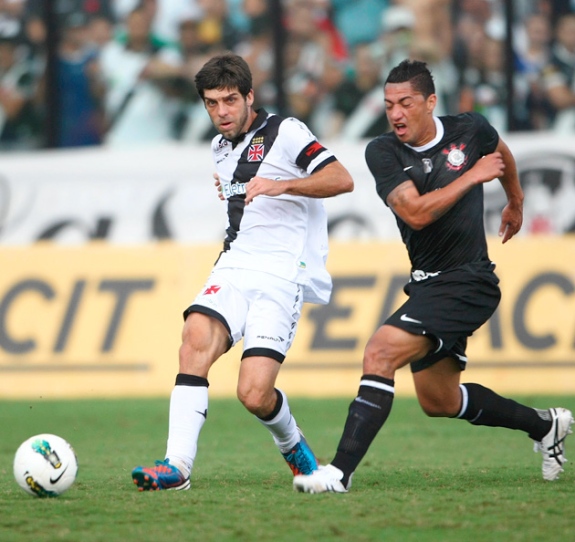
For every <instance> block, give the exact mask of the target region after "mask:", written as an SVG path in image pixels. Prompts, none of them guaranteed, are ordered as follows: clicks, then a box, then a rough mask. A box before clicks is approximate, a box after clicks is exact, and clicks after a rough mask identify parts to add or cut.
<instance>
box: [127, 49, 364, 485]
mask: <svg viewBox="0 0 575 542" xmlns="http://www.w3.org/2000/svg"><path fill="white" fill-rule="evenodd" d="M195 83H196V87H197V90H198V93H199V94H200V96H201V97H202V99H203V101H204V105H205V107H206V110H207V112H208V114H209V116H210V119H211V121H212V123H213V124H214V126H215V128H216V129H217V131H218V132H219V134H220V135H218V136H216V137H215V138H214V139H213V141H212V153H213V158H214V164H215V169H216V174H215V178H216V187H217V190H218V194H219V197H220V199H222V200H225V201H227V208H228V227H227V230H226V234H227V235H226V238H225V240H224V246H223V250H222V252H221V254H220V256H219V258H218V260H217V262H216V264H215V266H214V268H213V270H212V273H211V275H210V277H209V278H208V280H207V282H206V284H205V286H204V287H203V288H202V290H201V291H200V293H199V294H198V295H197V297H196V299H195V300H194V301H193V303H192V304H191V305H190V306H189V307H188V308H187V309H186V311H185V312H184V328H183V332H182V344H181V347H180V353H179V373H178V374H177V376H176V383H175V387H174V389H173V391H172V394H171V398H170V412H169V428H168V442H167V450H166V455H165V459H164V460H162V461H156V463H155V466H154V467H136V468H135V469H134V470H133V471H132V479H133V481H134V483H135V484H136V485H137V486H138V489H139V490H141V491H143V490H158V489H189V487H190V474H191V471H192V467H193V464H194V460H195V457H196V451H197V442H198V438H199V434H200V430H201V428H202V426H203V424H204V422H205V421H206V417H207V413H208V373H209V370H210V367H211V366H212V364H213V363H215V362H216V361H217V360H218V358H219V357H220V356H221V355H222V354H224V353H225V352H227V351H228V350H229V349H230V348H231V347H232V346H233V345H235V344H236V343H237V342H238V341H239V340H240V339H242V338H243V340H244V342H243V354H242V363H241V366H240V371H239V377H238V387H237V395H238V398H239V399H240V401H241V402H242V404H243V405H244V406H245V407H246V408H247V409H248V411H250V412H251V413H252V414H254V415H255V416H256V418H257V419H258V420H259V421H260V422H261V423H262V424H263V425H264V426H265V427H266V428H267V429H268V430H269V432H270V433H271V435H272V437H273V440H274V442H275V444H276V445H277V447H278V448H279V451H280V452H281V454H282V455H283V457H284V459H285V460H286V462H287V464H288V466H289V467H290V469H291V470H292V472H293V474H294V475H297V474H311V473H312V472H313V471H314V470H315V469H317V462H316V459H315V456H314V454H313V452H312V451H311V449H310V447H309V445H308V444H307V442H306V440H305V438H304V437H303V434H302V432H301V431H300V429H299V427H298V425H297V423H296V421H295V419H294V417H293V416H292V414H291V412H290V408H289V405H288V400H287V397H286V395H285V394H284V393H283V392H282V391H281V390H279V389H277V388H276V387H275V381H276V378H277V375H278V372H279V370H280V367H281V364H282V362H283V361H284V359H285V356H286V353H287V351H288V350H289V348H290V346H291V344H292V341H293V338H294V334H295V332H296V329H297V324H298V319H299V317H300V314H301V308H302V304H303V303H304V302H312V303H323V304H325V303H327V302H328V301H329V297H330V293H331V278H330V276H329V274H328V272H327V270H326V268H325V261H326V257H327V242H328V239H327V217H326V213H325V210H324V208H323V205H322V198H326V197H332V196H336V195H338V194H342V193H345V192H350V191H351V190H353V180H352V178H351V176H350V174H349V173H348V171H347V170H346V169H345V168H344V167H343V166H342V165H341V164H340V162H338V161H337V159H336V158H335V157H334V156H333V154H332V153H331V152H330V151H329V150H327V149H326V148H324V147H323V146H322V145H321V144H320V143H319V142H318V141H317V139H316V138H315V137H314V136H313V134H312V133H311V132H310V131H309V129H308V128H307V127H306V126H305V125H304V124H303V123H301V122H300V121H298V120H296V119H294V118H282V117H280V116H278V115H270V114H268V113H267V112H266V111H264V110H263V109H259V110H255V109H254V107H253V104H254V92H253V89H252V76H251V72H250V69H249V67H248V65H247V63H246V62H245V61H244V60H243V59H242V58H241V57H240V56H238V55H235V54H231V53H226V54H223V55H219V56H216V57H214V58H212V59H211V60H209V61H208V62H207V63H206V64H205V65H204V66H203V68H202V69H201V70H200V71H199V72H198V74H197V75H196V78H195Z"/></svg>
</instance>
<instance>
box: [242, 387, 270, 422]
mask: <svg viewBox="0 0 575 542" xmlns="http://www.w3.org/2000/svg"><path fill="white" fill-rule="evenodd" d="M237 395H238V399H239V400H240V402H241V403H242V405H244V407H245V408H246V409H247V410H248V411H249V412H251V413H252V414H255V415H256V416H265V415H266V414H267V412H266V394H265V393H264V392H263V391H262V390H259V389H257V388H253V387H248V386H242V385H239V386H238V390H237Z"/></svg>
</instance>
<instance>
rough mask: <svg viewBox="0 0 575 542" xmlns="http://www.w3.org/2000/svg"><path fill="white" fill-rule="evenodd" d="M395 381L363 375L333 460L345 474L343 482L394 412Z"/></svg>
mask: <svg viewBox="0 0 575 542" xmlns="http://www.w3.org/2000/svg"><path fill="white" fill-rule="evenodd" d="M393 386H394V381H393V380H391V379H389V378H383V377H381V376H376V375H364V376H362V378H361V382H360V385H359V392H358V394H357V397H356V398H355V399H354V400H353V402H352V403H351V404H350V406H349V413H348V415H347V420H346V422H345V426H344V429H343V435H342V436H341V439H340V441H339V445H338V447H337V453H336V455H335V457H334V459H333V461H332V462H331V464H332V465H333V466H334V467H337V468H338V469H340V470H341V471H342V472H343V474H344V477H343V480H342V483H343V485H344V486H347V484H348V481H349V478H350V477H351V475H352V474H353V472H354V471H355V469H356V468H357V466H358V465H359V463H360V461H361V460H362V459H363V457H364V456H365V454H366V453H367V450H368V448H369V446H370V445H371V443H372V442H373V439H374V438H375V436H376V435H377V433H378V432H379V430H380V429H381V427H382V425H383V424H384V423H385V420H386V419H387V417H388V416H389V413H390V412H391V406H392V403H393V397H394V387H393Z"/></svg>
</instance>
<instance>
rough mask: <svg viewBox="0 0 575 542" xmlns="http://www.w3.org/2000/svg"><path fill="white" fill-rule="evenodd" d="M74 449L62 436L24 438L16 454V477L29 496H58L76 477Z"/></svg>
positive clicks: (76, 467) (76, 464)
mask: <svg viewBox="0 0 575 542" xmlns="http://www.w3.org/2000/svg"><path fill="white" fill-rule="evenodd" d="M77 472H78V461H77V459H76V454H75V453H74V449H73V448H72V446H70V444H69V443H68V442H66V441H65V440H64V439H63V438H62V437H59V436H57V435H50V434H47V433H45V434H41V435H36V436H33V437H30V438H29V439H28V440H26V441H24V442H23V443H22V444H21V445H20V447H19V448H18V450H16V455H15V456H14V478H16V482H18V485H19V486H20V487H21V488H22V489H23V490H24V491H26V492H27V493H30V495H35V496H37V497H57V496H58V495H61V494H62V493H64V491H66V490H68V489H69V488H70V486H71V485H72V484H73V483H74V480H75V479H76V473H77Z"/></svg>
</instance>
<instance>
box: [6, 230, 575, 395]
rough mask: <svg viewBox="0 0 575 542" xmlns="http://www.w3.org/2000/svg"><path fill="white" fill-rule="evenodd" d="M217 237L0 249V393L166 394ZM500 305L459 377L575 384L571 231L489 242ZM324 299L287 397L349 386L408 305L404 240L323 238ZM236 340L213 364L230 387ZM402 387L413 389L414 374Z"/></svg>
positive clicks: (300, 339)
mask: <svg viewBox="0 0 575 542" xmlns="http://www.w3.org/2000/svg"><path fill="white" fill-rule="evenodd" d="M219 248H220V247H219V245H209V244H208V245H203V246H202V245H191V246H184V245H182V244H176V243H170V242H164V243H156V244H147V245H145V246H139V247H120V246H113V245H110V244H107V243H91V244H88V245H85V246H82V247H64V246H59V245H55V244H53V243H39V244H36V245H34V246H32V247H26V248H24V247H4V248H2V250H0V265H1V266H2V269H3V272H2V274H1V275H0V397H2V398H22V397H33V398H39V397H45V398H47V397H88V396H94V397H106V396H146V395H167V394H168V393H169V392H170V391H171V389H172V386H173V382H174V378H175V374H176V372H177V356H178V347H179V343H180V331H181V326H182V316H181V314H182V310H183V309H184V308H185V307H186V306H187V304H188V303H189V302H190V301H191V300H192V299H193V297H194V295H195V294H196V292H197V291H198V290H199V289H200V288H201V287H202V285H203V283H204V280H205V279H206V277H207V275H208V273H209V270H210V268H211V266H212V264H213V262H214V260H215V258H216V257H217V254H218V251H219ZM490 255H491V257H492V259H493V260H494V261H495V262H496V263H497V266H498V267H497V273H498V275H499V277H500V279H501V285H502V290H503V299H502V302H501V305H500V307H499V309H498V311H497V313H496V314H495V316H494V317H493V318H492V319H491V321H490V322H489V323H487V324H486V325H485V326H484V327H483V328H481V329H480V330H479V331H478V332H477V333H476V334H475V335H474V336H473V337H472V338H471V339H470V342H469V349H468V355H469V358H470V368H469V369H468V370H467V371H466V373H465V374H464V380H466V381H470V380H471V381H472V380H474V379H478V380H480V381H481V382H482V383H484V384H486V385H489V386H493V387H494V388H496V389H497V390H498V391H501V392H505V393H513V392H517V393H519V392H521V393H536V392H545V393H555V392H556V393H573V392H574V391H575V271H574V269H573V262H574V261H575V238H573V237H572V236H564V237H553V238H550V237H532V238H517V239H514V240H512V241H511V242H509V243H508V244H506V245H504V246H502V245H501V243H500V240H499V239H496V238H494V239H491V240H490ZM328 264H329V268H330V271H331V273H332V276H333V278H334V291H333V295H332V299H331V302H330V303H329V305H326V306H319V305H308V306H306V308H305V310H304V312H303V314H302V319H301V321H300V327H299V330H298V333H297V336H296V340H295V342H294V345H293V347H292V349H291V350H290V353H289V355H288V358H287V359H286V361H285V363H284V367H283V369H282V371H281V373H280V379H279V385H280V386H281V387H283V388H284V389H285V390H286V391H287V392H289V393H290V394H293V395H298V394H299V395H346V396H352V395H353V394H354V393H355V392H356V388H357V383H358V379H359V376H360V375H361V357H362V352H363V347H364V345H365V343H366V341H367V340H368V338H369V336H370V335H371V334H372V333H373V331H374V330H375V329H376V328H377V327H378V325H379V323H380V322H381V321H382V320H383V319H384V318H385V317H386V315H388V314H389V313H390V312H391V311H393V310H394V309H395V308H396V307H397V306H398V305H399V304H400V303H401V301H402V299H403V296H404V294H403V291H402V287H403V284H404V283H405V281H406V279H407V274H408V262H407V256H406V254H405V249H404V247H403V246H402V245H401V243H399V242H396V241H389V242H377V243H372V242H366V243H357V242H356V243H340V242H334V243H332V249H331V252H330V257H329V260H328ZM239 357H240V350H239V347H236V348H235V349H232V350H231V351H230V352H229V353H228V354H227V355H226V356H225V357H224V358H223V359H221V360H220V361H219V362H218V363H216V365H215V366H214V369H213V371H212V374H211V377H210V381H211V386H210V392H211V393H213V394H214V395H234V394H235V385H236V378H237V371H238V367H239ZM396 389H397V390H398V393H412V384H411V376H410V375H409V370H408V369H404V370H402V371H400V373H398V375H397V381H396Z"/></svg>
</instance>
